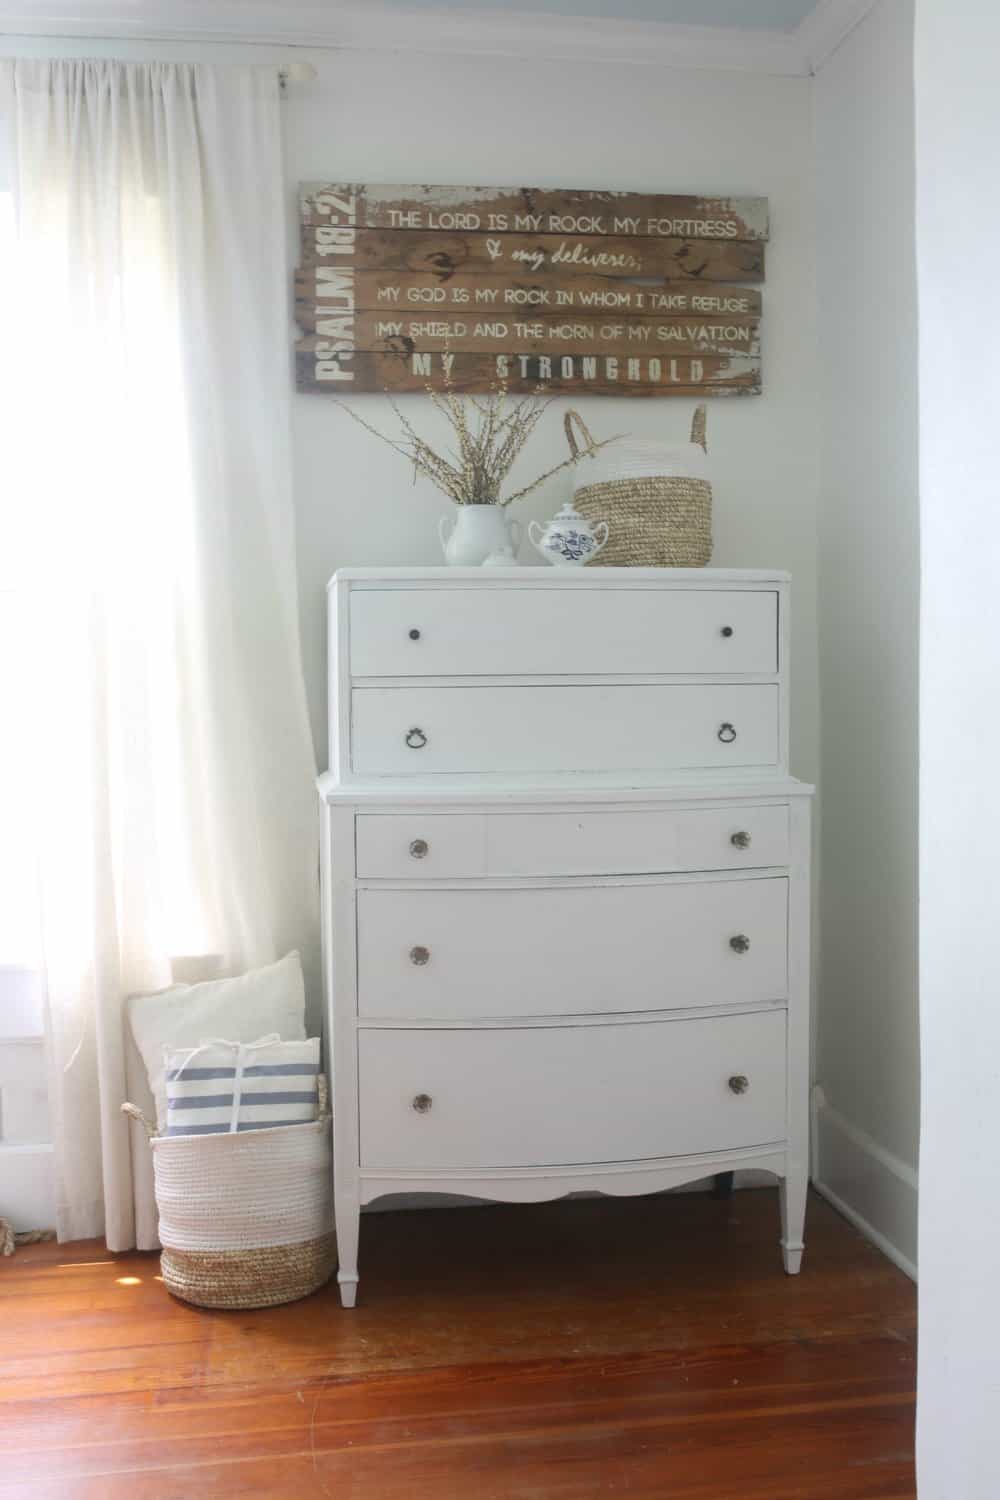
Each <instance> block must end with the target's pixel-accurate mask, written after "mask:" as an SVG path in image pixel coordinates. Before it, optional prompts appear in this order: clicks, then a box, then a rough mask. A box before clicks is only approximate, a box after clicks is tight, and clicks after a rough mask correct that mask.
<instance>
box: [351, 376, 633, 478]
mask: <svg viewBox="0 0 1000 1500" xmlns="http://www.w3.org/2000/svg"><path fill="white" fill-rule="evenodd" d="M426 391H427V394H428V396H429V397H430V399H431V401H432V402H433V404H434V406H435V407H436V408H437V410H438V411H439V412H441V414H442V415H443V416H444V417H445V418H446V419H447V421H448V423H449V425H450V426H451V429H452V432H453V433H454V435H455V443H456V445H457V451H456V449H455V448H452V449H449V450H448V455H447V457H445V456H443V455H442V454H440V453H437V452H436V451H435V450H434V449H433V448H432V447H431V445H430V444H429V443H428V442H426V441H425V439H424V438H422V437H421V436H420V434H419V433H418V432H417V431H416V430H415V428H414V426H413V424H412V422H411V421H410V419H409V418H408V417H407V416H406V414H405V413H404V412H403V411H402V410H401V409H400V407H399V406H398V405H397V403H396V402H395V401H394V400H393V398H392V397H391V396H390V395H389V393H388V392H386V396H387V399H388V401H389V404H390V406H391V407H392V409H393V411H394V412H395V414H396V416H397V418H398V419H399V425H400V427H401V429H402V431H401V433H400V435H399V436H398V437H396V438H392V437H387V436H386V434H385V433H384V432H380V431H379V430H378V428H377V427H373V426H372V425H371V423H370V422H366V421H365V419H364V417H359V416H358V414H357V412H356V411H354V410H353V409H352V408H351V407H349V406H347V405H346V404H345V403H344V402H343V401H339V402H338V403H337V404H338V406H343V408H344V410H345V411H346V412H348V413H349V414H350V415H351V416H352V417H353V418H354V420H355V422H358V423H359V424H360V425H361V426H362V427H364V428H366V429H367V431H368V432H371V433H374V435H375V436H376V437H377V438H381V439H382V441H383V443H388V445H389V447H390V448H394V449H395V451H396V452H397V453H401V454H402V455H403V457H404V458H406V459H408V460H409V462H410V463H411V464H412V465H413V478H414V481H416V477H417V475H418V474H423V475H424V476H425V477H426V478H427V479H430V480H431V481H432V482H433V483H434V484H436V485H437V487H438V489H440V490H443V491H444V493H445V494H446V495H449V496H450V497H451V499H452V500H454V502H455V504H456V505H510V504H511V502H512V501H514V500H522V499H523V498H524V496H525V495H530V494H531V492H532V490H537V488H538V486H539V485H540V484H544V483H545V481H546V480H547V479H551V478H552V476H553V474H558V473H560V471H561V470H563V469H568V468H570V467H571V466H572V465H573V464H575V463H577V462H579V460H580V459H581V458H586V457H589V456H590V455H591V454H593V453H596V452H597V450H598V448H604V447H606V446H607V444H608V443H613V442H616V441H617V438H605V439H604V441H603V442H600V443H597V442H594V441H590V442H589V443H588V444H587V445H586V446H584V447H582V448H580V449H578V451H577V452H575V453H573V454H572V456H571V457H570V458H565V459H563V461H562V463H559V464H556V465H555V467H554V468H552V469H546V471H545V473H544V474H539V476H538V478H537V479H534V480H532V482H531V484H526V485H525V486H524V488H523V489H520V490H515V492H514V493H513V494H512V495H501V493H500V491H501V489H502V487H503V484H504V481H505V480H506V478H507V476H508V474H509V473H510V471H511V469H512V468H513V466H514V463H515V461H516V459H517V457H518V455H519V454H520V452H521V450H522V449H523V447H524V445H525V443H526V442H527V441H528V439H529V438H530V436H531V434H532V433H533V432H534V430H535V428H536V427H537V426H538V423H539V421H540V420H541V418H542V416H543V415H544V413H545V411H546V409H547V407H549V406H551V404H552V401H553V399H554V398H553V397H549V398H547V399H545V400H543V399H541V398H540V397H539V396H537V395H530V396H523V397H522V398H521V399H520V400H517V401H515V402H513V404H509V403H508V399H507V385H506V382H505V381H503V380H499V381H497V382H496V384H494V385H493V386H491V388H490V392H489V395H487V396H485V397H482V398H480V397H478V396H462V395H460V394H459V393H458V391H457V390H456V389H455V385H454V382H453V381H452V379H451V374H450V370H447V371H446V374H445V389H444V391H443V392H441V391H436V390H434V389H433V388H432V387H431V386H427V387H426ZM466 402H468V403H469V405H468V407H467V406H466V404H465V403H466ZM470 414H471V415H472V420H471V422H470Z"/></svg>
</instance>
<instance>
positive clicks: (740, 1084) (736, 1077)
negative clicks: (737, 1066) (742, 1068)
mask: <svg viewBox="0 0 1000 1500" xmlns="http://www.w3.org/2000/svg"><path fill="white" fill-rule="evenodd" d="M749 1087H750V1080H749V1078H748V1077H747V1075H746V1074H745V1073H734V1074H733V1076H732V1078H730V1080H729V1088H730V1092H731V1093H734V1094H745V1093H746V1091H747V1089H748V1088H749Z"/></svg>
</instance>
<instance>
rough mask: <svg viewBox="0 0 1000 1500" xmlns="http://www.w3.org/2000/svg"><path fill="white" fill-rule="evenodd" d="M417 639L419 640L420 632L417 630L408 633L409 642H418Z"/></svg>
mask: <svg viewBox="0 0 1000 1500" xmlns="http://www.w3.org/2000/svg"><path fill="white" fill-rule="evenodd" d="M419 639H420V631H419V630H417V629H413V630H411V631H410V640H411V641H419Z"/></svg>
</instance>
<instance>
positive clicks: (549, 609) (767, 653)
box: [351, 586, 778, 677]
mask: <svg viewBox="0 0 1000 1500" xmlns="http://www.w3.org/2000/svg"><path fill="white" fill-rule="evenodd" d="M777 601H778V596H777V594H776V593H773V592H764V591H761V592H753V591H750V590H746V591H741V590H736V589H732V590H722V589H719V590H715V589H697V590H694V589H682V588H675V589H662V588H660V589H638V588H599V587H596V586H595V587H594V588H582V587H577V588H559V587H555V586H554V587H553V588H551V589H548V588H539V587H537V586H536V587H531V588H520V589H518V588H503V589H497V588H492V589H491V588H478V589H459V588H439V589H386V590H368V589H354V590H352V593H351V673H352V676H354V677H410V676H414V677H452V676H456V675H458V676H461V675H465V674H472V675H473V676H477V677H479V676H483V675H487V676H489V675H499V676H525V675H530V674H537V673H545V674H549V675H551V674H555V675H562V674H564V673H580V672H585V673H588V674H592V673H601V672H614V673H638V674H643V675H645V674H651V675H656V674H658V673H670V674H673V673H678V672H682V673H683V672H692V673H697V674H698V675H704V674H707V673H716V672H718V673H730V672H740V673H742V672H753V673H758V674H761V675H764V676H767V675H769V674H771V673H773V672H776V671H777V664H778V602H777ZM414 632H416V634H414Z"/></svg>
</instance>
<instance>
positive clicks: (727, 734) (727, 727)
mask: <svg viewBox="0 0 1000 1500" xmlns="http://www.w3.org/2000/svg"><path fill="white" fill-rule="evenodd" d="M735 738H736V729H735V727H734V726H733V725H732V724H720V725H719V739H720V740H721V741H722V743H723V744H724V745H731V744H732V743H733V740H734V739H735Z"/></svg>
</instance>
